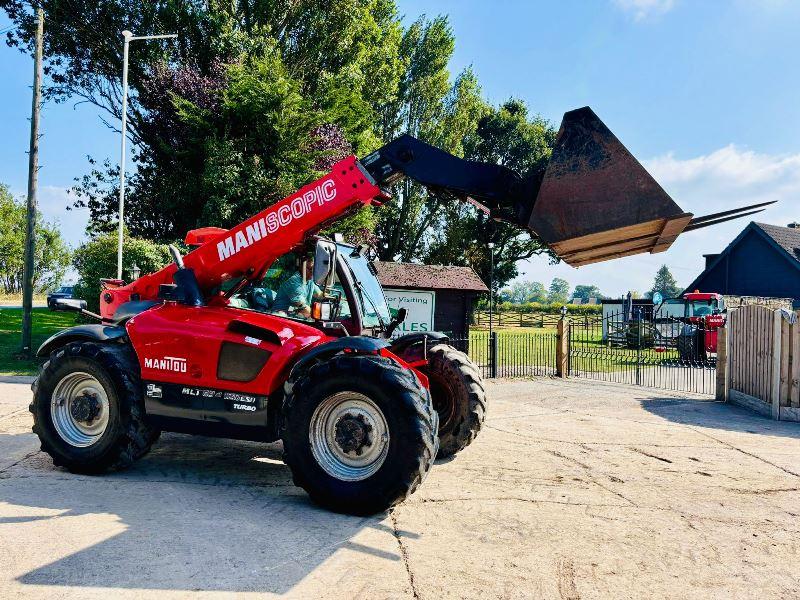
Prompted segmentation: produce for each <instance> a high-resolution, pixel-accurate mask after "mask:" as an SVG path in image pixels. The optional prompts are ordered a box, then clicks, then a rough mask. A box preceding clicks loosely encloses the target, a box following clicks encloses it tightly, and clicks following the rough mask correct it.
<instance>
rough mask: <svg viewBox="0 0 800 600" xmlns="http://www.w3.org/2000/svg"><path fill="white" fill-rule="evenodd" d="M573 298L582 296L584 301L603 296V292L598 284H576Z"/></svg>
mask: <svg viewBox="0 0 800 600" xmlns="http://www.w3.org/2000/svg"><path fill="white" fill-rule="evenodd" d="M572 297H573V298H580V299H581V300H583V301H584V302H585V301H587V300H588V299H589V298H602V297H603V293H602V292H601V291H600V288H599V287H597V286H596V285H576V286H575V291H574V292H572Z"/></svg>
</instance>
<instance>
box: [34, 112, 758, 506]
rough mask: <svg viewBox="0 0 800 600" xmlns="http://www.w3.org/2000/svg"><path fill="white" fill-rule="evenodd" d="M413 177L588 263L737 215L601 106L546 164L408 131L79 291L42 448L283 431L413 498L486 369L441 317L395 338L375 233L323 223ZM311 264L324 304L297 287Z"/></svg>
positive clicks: (46, 402) (453, 441)
mask: <svg viewBox="0 0 800 600" xmlns="http://www.w3.org/2000/svg"><path fill="white" fill-rule="evenodd" d="M401 177H409V178H411V179H413V180H415V181H417V182H419V183H420V184H422V185H424V186H426V187H427V188H428V190H429V191H430V192H431V193H433V194H439V195H440V196H441V197H443V198H444V199H445V200H448V201H468V202H471V203H473V204H475V205H476V206H478V207H479V208H480V209H482V210H484V211H486V212H487V213H488V214H489V215H490V216H491V217H492V218H495V219H499V220H504V221H508V222H511V223H514V224H516V225H518V226H519V227H521V228H523V229H527V230H528V231H529V232H531V233H533V234H534V235H537V236H538V237H539V238H540V239H542V240H543V241H544V242H545V243H547V244H548V245H549V246H550V247H551V248H552V249H553V250H554V251H555V252H556V254H558V256H560V257H561V258H562V259H563V260H564V261H566V262H567V263H569V264H571V265H575V266H579V265H583V264H588V263H592V262H597V261H600V260H607V259H611V258H616V257H619V256H626V255H629V254H636V253H639V252H646V251H649V252H659V251H663V250H666V249H667V248H668V247H669V246H670V244H671V243H672V242H673V241H674V240H675V238H676V237H677V236H678V234H679V233H681V232H682V231H685V230H688V229H693V228H697V227H699V226H705V225H710V224H713V223H715V222H718V221H720V220H724V219H726V218H731V217H730V216H723V215H719V216H711V217H705V218H703V219H700V220H694V221H693V220H692V215H691V214H688V213H684V212H683V211H682V210H681V209H680V207H679V206H678V205H677V204H675V202H673V201H672V199H671V198H670V197H669V196H668V195H667V194H666V193H665V192H664V190H663V189H661V187H660V186H659V185H658V184H657V183H656V182H655V181H654V180H653V179H652V177H650V175H649V174H648V173H647V172H646V171H645V170H644V168H643V167H642V166H641V165H640V164H639V163H638V162H637V161H636V159H635V158H634V157H633V156H632V155H631V154H630V153H629V152H628V151H627V150H626V149H625V148H624V146H622V144H621V143H620V142H619V141H618V140H617V139H616V137H614V135H613V134H612V133H611V132H610V131H609V130H608V129H607V128H606V127H605V125H604V124H603V123H602V122H601V121H600V120H599V119H598V118H597V117H596V116H595V114H594V113H593V112H592V111H591V110H590V109H589V108H583V109H579V110H575V111H572V112H569V113H567V114H566V115H565V116H564V121H563V122H562V126H561V130H560V131H559V135H558V138H557V142H556V145H555V148H554V150H553V153H552V157H551V159H550V161H549V163H548V165H547V166H546V168H545V169H543V170H542V171H541V172H539V173H534V174H532V175H530V176H528V177H527V178H522V177H520V176H519V175H518V174H517V173H515V172H513V171H512V170H510V169H508V168H505V167H503V166H499V165H495V164H487V163H478V162H471V161H466V160H463V159H460V158H457V157H455V156H452V155H450V154H448V153H446V152H443V151H441V150H439V149H437V148H434V147H432V146H430V145H428V144H425V143H423V142H421V141H419V140H416V139H414V138H412V137H410V136H402V137H400V138H398V139H396V140H394V141H392V142H390V143H389V144H387V145H386V146H384V147H383V148H381V149H380V150H378V151H377V152H374V153H372V154H370V155H369V156H367V157H365V158H363V159H361V160H358V159H357V158H356V157H354V156H351V157H349V158H346V159H344V160H342V161H340V162H338V163H337V164H336V165H335V166H334V167H333V170H332V171H331V172H330V173H328V174H327V175H325V176H324V177H321V178H320V179H318V180H317V181H314V182H313V183H310V184H309V185H306V186H305V187H303V188H302V189H300V190H298V191H297V192H296V193H294V194H292V195H291V196H289V197H287V198H285V199H284V200H282V201H280V202H278V203H276V204H274V205H272V206H270V207H268V208H266V209H265V210H264V211H262V212H261V213H259V214H257V215H255V216H254V217H252V218H250V219H248V220H247V221H245V222H244V223H241V224H240V225H237V226H236V227H234V228H232V229H230V230H223V229H218V228H203V229H198V230H194V231H190V232H189V233H188V234H187V236H186V244H187V245H189V246H195V249H194V250H192V251H191V252H189V253H188V254H187V255H186V256H181V255H180V254H179V252H178V251H177V250H176V249H175V248H174V247H173V248H172V253H173V258H174V263H173V264H171V265H169V266H167V267H165V268H163V269H162V270H160V271H158V272H156V273H153V274H149V275H145V276H143V277H141V278H140V279H137V280H136V281H133V282H131V283H128V284H125V282H123V281H119V280H105V281H104V282H103V290H102V291H101V297H100V305H101V311H100V312H101V314H99V315H94V314H93V313H89V312H88V311H87V310H86V303H85V302H83V301H78V300H62V301H60V302H59V304H60V307H61V308H71V309H73V310H77V311H79V312H82V313H83V314H85V315H87V316H93V317H95V318H96V319H97V320H98V321H99V322H98V323H96V324H89V325H78V326H76V327H73V328H71V329H67V330H64V331H61V332H59V333H57V334H56V335H54V336H53V337H51V338H50V339H49V340H47V341H46V342H45V343H44V344H43V345H42V347H41V348H40V349H39V351H38V355H39V356H41V357H49V360H48V361H47V362H46V363H45V364H44V366H43V368H42V371H41V373H40V375H39V377H38V378H37V380H36V381H35V383H34V384H33V392H34V400H33V403H32V404H31V412H32V413H33V416H34V427H33V430H34V432H35V433H37V434H38V436H39V438H40V440H41V442H42V449H43V450H44V451H45V452H47V453H48V454H50V455H51V456H52V458H53V461H54V463H55V464H56V465H60V466H64V467H66V468H67V469H69V470H70V471H73V472H78V473H100V472H103V471H107V470H113V469H119V468H123V467H126V466H128V465H130V464H131V463H132V462H133V461H135V460H136V459H137V458H139V457H141V456H143V455H144V454H145V453H146V452H147V451H148V450H149V449H150V447H151V445H152V444H153V442H154V441H155V440H156V439H157V438H158V436H159V433H160V432H161V431H176V432H184V433H192V434H199V435H208V436H221V437H228V438H236V439H246V440H256V441H263V442H272V441H276V440H282V441H283V448H284V459H285V462H286V464H287V465H288V466H289V468H290V469H291V471H292V474H293V476H294V481H295V483H296V484H297V485H299V486H301V487H302V488H304V489H305V490H306V491H307V492H308V493H309V494H310V496H311V497H312V498H313V500H315V501H316V502H318V503H319V504H321V505H323V506H326V507H328V508H331V509H333V510H336V511H341V512H346V513H352V514H369V513H374V512H377V511H380V510H384V509H386V508H388V507H390V506H392V505H394V504H396V503H398V502H401V501H402V500H403V499H405V498H406V497H407V496H408V495H409V494H411V493H412V492H413V491H414V490H415V489H416V488H417V487H418V486H419V485H420V484H421V483H422V481H423V480H424V478H425V476H426V475H427V473H428V471H429V470H430V468H431V465H432V464H433V461H434V459H435V458H436V456H437V455H438V456H440V457H441V456H448V455H452V454H455V453H456V452H458V451H460V450H462V449H463V448H464V447H466V446H467V445H468V444H469V443H470V442H471V441H472V440H473V439H474V437H475V435H476V434H477V433H478V431H479V430H480V428H481V424H482V422H483V420H484V416H485V412H486V391H485V389H484V384H483V381H482V380H481V376H480V374H479V372H478V369H477V368H476V367H475V365H473V364H472V362H471V361H470V360H469V358H468V357H467V356H466V355H465V354H464V353H462V352H459V351H458V350H456V349H455V348H453V347H452V346H451V345H449V344H448V338H447V337H446V336H445V335H443V334H441V333H424V334H423V333H412V334H410V335H404V336H402V337H399V338H397V339H394V340H390V339H389V338H390V335H391V333H392V331H393V330H394V329H395V328H396V327H397V326H398V324H399V323H400V322H401V321H402V319H403V317H404V315H403V313H402V311H401V312H400V314H398V315H397V316H396V317H395V318H394V319H392V318H391V316H390V313H389V309H388V307H387V305H386V300H385V298H384V295H383V291H382V289H381V287H380V284H379V283H378V280H377V278H376V276H375V269H374V268H373V266H372V264H371V263H370V262H369V261H368V260H367V258H366V257H365V255H364V252H363V251H362V248H359V247H357V246H352V245H347V244H345V243H343V242H342V241H340V240H328V239H325V238H323V237H321V236H319V235H318V232H319V231H321V230H322V229H323V228H326V227H328V226H330V224H331V223H332V222H334V221H336V220H337V219H339V218H341V217H342V216H344V215H346V214H348V213H349V212H351V211H352V210H354V209H357V208H359V207H361V206H364V205H373V206H377V205H380V203H382V202H385V201H388V200H390V196H389V194H388V193H387V192H386V191H385V187H386V186H387V185H389V184H391V183H392V182H394V181H396V180H397V179H399V178H401ZM750 208H752V207H750ZM744 210H747V209H746V208H742V209H738V210H737V211H735V212H736V213H737V214H738V213H740V212H742V211H744ZM746 214H749V213H746ZM312 261H313V262H312ZM312 264H313V267H312ZM293 267H295V268H297V269H298V273H295V274H294V275H292V277H294V278H295V279H294V284H295V287H294V288H293V289H294V291H295V292H296V291H297V290H298V289H300V290H307V291H308V293H309V295H310V296H313V298H311V297H309V298H308V300H309V301H308V304H307V305H302V303H300V305H298V304H296V303H295V304H292V303H291V302H290V303H287V302H286V298H291V297H292V296H291V294H287V293H286V291H285V289H284V285H286V283H287V280H286V277H285V275H286V274H287V273H288V272H289V271H291V270H292V268H293ZM279 282H281V285H280V286H278V285H277V284H278V283H279ZM312 284H313V285H312ZM290 287H291V286H290ZM276 288H277V294H276V293H275V291H276Z"/></svg>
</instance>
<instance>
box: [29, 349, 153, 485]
mask: <svg viewBox="0 0 800 600" xmlns="http://www.w3.org/2000/svg"><path fill="white" fill-rule="evenodd" d="M32 389H33V403H32V404H31V406H30V410H31V412H32V413H33V432H34V433H35V434H36V435H38V436H39V440H40V441H41V444H42V450H43V451H44V452H47V453H48V454H49V455H50V456H51V457H52V458H53V463H54V464H55V465H56V466H59V467H66V468H67V469H69V470H70V471H72V472H73V473H86V474H97V473H102V472H105V471H110V470H117V469H124V468H125V467H128V466H129V465H130V464H132V463H133V461H134V460H136V459H138V458H140V457H141V456H143V455H144V454H146V453H147V452H148V451H149V450H150V447H151V446H152V444H153V443H154V442H155V441H156V439H157V438H158V435H159V431H158V430H157V429H154V428H152V427H151V426H149V425H148V424H147V422H146V421H145V413H144V402H143V399H142V392H141V384H140V379H139V365H138V363H137V362H136V358H135V356H134V354H133V351H132V350H131V349H130V348H128V347H126V346H123V345H110V344H95V343H91V342H75V343H71V344H67V345H66V346H64V347H62V348H58V349H57V350H55V351H54V352H53V353H52V354H51V355H50V360H49V361H48V362H47V363H45V365H44V367H43V368H42V372H41V373H40V374H39V377H38V378H37V379H36V381H34V383H33V386H32Z"/></svg>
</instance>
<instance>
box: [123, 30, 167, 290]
mask: <svg viewBox="0 0 800 600" xmlns="http://www.w3.org/2000/svg"><path fill="white" fill-rule="evenodd" d="M176 37H178V34H177V33H168V34H165V35H138V36H137V35H133V34H132V33H131V32H130V31H128V30H127V29H126V30H125V31H123V32H122V38H123V39H124V44H123V48H122V144H121V148H120V158H119V235H118V240H117V279H122V229H123V227H124V224H125V220H124V218H125V135H126V129H127V126H128V46H129V45H130V43H131V42H132V41H135V40H162V39H166V38H176Z"/></svg>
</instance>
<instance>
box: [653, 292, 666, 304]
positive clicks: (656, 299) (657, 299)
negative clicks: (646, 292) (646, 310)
mask: <svg viewBox="0 0 800 600" xmlns="http://www.w3.org/2000/svg"><path fill="white" fill-rule="evenodd" d="M663 301H664V297H663V296H662V295H661V292H656V293H655V294H653V304H654V305H655V306H658V305H659V304H661V303H662V302H663Z"/></svg>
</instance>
